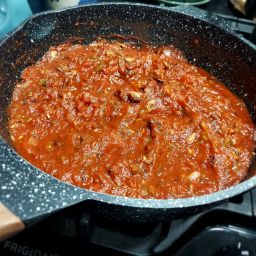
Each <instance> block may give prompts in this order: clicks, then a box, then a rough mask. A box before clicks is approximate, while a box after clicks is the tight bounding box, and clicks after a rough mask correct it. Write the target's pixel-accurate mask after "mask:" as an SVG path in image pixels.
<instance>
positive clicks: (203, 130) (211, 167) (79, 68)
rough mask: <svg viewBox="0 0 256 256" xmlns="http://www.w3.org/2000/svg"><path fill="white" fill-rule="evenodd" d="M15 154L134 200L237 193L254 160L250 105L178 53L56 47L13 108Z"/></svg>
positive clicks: (26, 78) (111, 45)
mask: <svg viewBox="0 0 256 256" xmlns="http://www.w3.org/2000/svg"><path fill="white" fill-rule="evenodd" d="M8 113H9V131H10V135H11V139H12V143H13V145H14V147H15V149H16V151H17V152H18V153H19V154H20V155H21V156H23V157H24V158H25V159H26V160H28V161H29V162H30V163H32V164H33V165H35V166H36V167H38V168H40V169H41V170H43V171H44V172H47V173H49V174H51V175H53V176H55V177H56V178H58V179H60V180H62V181H65V182H68V183H71V184H74V185H76V186H79V187H82V188H86V189H89V190H93V191H98V192H103V193H109V194H113V195H121V196H128V197H135V198H161V199H164V198H182V197H191V196H198V195H203V194H207V193H211V192H215V191H218V190H222V189H224V188H227V187H229V186H232V185H234V184H237V183H239V182H240V181H241V180H242V179H243V178H244V176H245V175H246V173H247V170H248V167H249V165H250V161H251V158H252V157H253V154H254V153H253V150H254V136H255V126H254V124H253V122H252V120H251V118H250V116H249V113H248V111H247V109H246V107H245V104H244V103H243V102H242V101H241V100H240V99H238V98H237V97H236V96H235V95H234V94H233V93H231V91H230V90H229V89H228V88H227V87H225V86H224V85H223V84H222V83H220V82H219V81H218V80H217V79H216V78H215V77H214V76H212V75H210V74H209V73H207V72H206V71H204V70H202V69H201V68H199V67H196V66H194V65H192V64H190V63H189V62H188V61H187V60H186V59H185V58H184V57H183V55H182V53H181V52H180V51H179V50H177V49H175V48H174V47H172V46H163V47H158V48H157V47H153V46H143V47H138V46H135V45H134V44H129V43H120V42H117V41H114V42H110V41H107V40H103V39H100V40H98V41H95V42H93V43H91V44H90V45H80V44H76V45H71V44H62V45H59V46H56V47H51V48H50V49H49V51H48V52H47V53H46V54H45V55H44V56H43V57H42V59H41V60H39V61H38V62H37V63H36V64H35V65H33V66H30V67H27V68H26V69H25V70H24V71H23V72H22V74H21V79H20V82H18V83H17V84H16V86H15V89H14V92H13V97H12V101H11V103H10V106H9V108H8Z"/></svg>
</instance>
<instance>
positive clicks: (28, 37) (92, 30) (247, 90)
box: [0, 3, 256, 239]
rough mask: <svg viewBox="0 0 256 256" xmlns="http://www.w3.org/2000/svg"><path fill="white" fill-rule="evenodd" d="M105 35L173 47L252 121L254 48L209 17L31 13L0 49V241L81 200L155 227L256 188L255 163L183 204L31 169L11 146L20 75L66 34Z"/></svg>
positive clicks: (106, 7)
mask: <svg viewBox="0 0 256 256" xmlns="http://www.w3.org/2000/svg"><path fill="white" fill-rule="evenodd" d="M78 22H79V26H78ZM109 34H121V35H125V36H130V35H132V36H135V37H139V38H140V39H143V40H145V41H147V42H149V43H153V44H157V45H162V44H174V45H175V46H176V47H178V48H179V49H181V50H182V51H183V52H184V53H185V55H186V57H187V58H188V59H189V60H190V61H191V62H193V63H196V64H197V65H199V66H201V67H203V68H205V69H207V70H208V71H210V72H211V73H213V74H214V75H216V76H217V77H218V78H219V79H220V80H221V81H223V82H224V83H225V84H226V85H227V86H229V87H230V88H231V90H232V91H233V92H234V93H235V94H237V95H238V96H239V97H241V98H242V99H243V100H244V101H245V103H246V104H247V107H248V108H249V110H250V113H251V116H252V118H253V119H254V121H255V120H256V115H255V113H256V107H255V106H256V47H255V46H253V45H252V44H250V43H249V42H247V41H246V40H244V39H241V38H239V37H238V36H236V35H234V34H233V33H232V32H231V31H230V30H229V29H228V28H227V26H226V25H225V24H223V21H220V20H219V19H217V18H215V17H213V16H212V15H210V14H208V13H206V12H202V11H199V10H198V9H194V8H193V9H191V8H185V7H183V8H174V9H171V8H170V9H165V8H161V7H155V6H150V5H141V4H132V5H129V4H112V3H109V4H100V5H88V6H80V7H76V8H72V9H66V10H61V11H57V12H56V11H55V12H46V13H42V14H39V15H36V16H34V17H33V18H31V19H29V20H28V21H27V22H26V23H25V24H23V25H22V26H20V27H19V28H18V29H17V30H16V31H15V32H14V33H12V34H11V35H9V36H8V37H7V38H6V39H5V40H4V41H3V42H2V43H1V44H0V60H1V61H0V135H1V137H0V200H1V203H0V238H1V239H4V238H5V237H6V236H8V235H11V234H13V233H14V232H17V231H19V230H22V229H23V228H24V227H27V226H30V225H32V224H33V223H36V222H37V221H39V220H40V219H42V218H43V217H47V216H48V215H49V214H52V213H54V212H56V211H58V210H61V209H63V208H66V207H68V206H72V205H75V204H78V203H81V204H82V207H84V209H85V210H87V211H90V212H93V213H94V214H98V215H100V216H102V217H104V218H112V219H116V220H118V221H125V222H152V221H161V220H165V219H169V218H174V217H177V216H183V215H187V214H191V213H194V212H198V211H201V210H202V209H204V208H205V207H209V206H211V205H214V204H216V203H218V202H221V201H223V200H225V199H227V198H230V197H232V196H235V195H238V194H240V193H243V192H245V191H247V190H249V189H251V188H253V187H254V186H255V185H256V177H253V175H254V172H255V169H256V168H255V164H252V166H251V168H250V170H249V174H248V177H247V178H246V180H245V181H243V182H242V183H240V184H238V185H236V186H233V187H231V188H229V189H226V190H223V191H220V192H217V193H213V194H209V195H204V196H200V197H192V198H187V199H168V200H153V199H150V200H143V199H131V198H125V197H118V196H112V195H106V194H101V193H96V192H92V191H88V190H84V189H81V188H77V187H74V186H72V185H69V184H66V183H64V182H62V181H59V180H57V179H55V178H53V177H52V176H49V175H47V174H45V173H44V172H42V171H40V170H38V169H37V168H35V167H34V166H32V165H30V164H29V163H28V162H26V161H25V160H24V159H23V158H22V157H21V156H19V155H18V154H17V153H16V152H15V151H14V150H13V149H12V147H11V146H10V144H9V139H8V130H7V127H6V122H7V115H6V107H7V105H8V103H9V102H10V99H11V94H12V90H13V87H14V85H15V81H17V79H18V77H19V75H20V72H21V71H22V70H23V69H24V68H25V67H26V66H28V65H30V64H33V63H34V62H35V61H36V60H37V59H38V58H40V57H41V56H42V55H43V54H44V52H46V51H47V49H48V48H49V47H50V46H52V45H57V44H60V43H62V42H64V41H66V40H67V39H68V38H69V37H72V36H78V37H82V38H84V43H89V42H91V41H92V40H93V39H95V38H97V36H99V35H109Z"/></svg>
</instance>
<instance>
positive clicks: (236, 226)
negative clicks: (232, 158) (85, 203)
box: [0, 0, 256, 256]
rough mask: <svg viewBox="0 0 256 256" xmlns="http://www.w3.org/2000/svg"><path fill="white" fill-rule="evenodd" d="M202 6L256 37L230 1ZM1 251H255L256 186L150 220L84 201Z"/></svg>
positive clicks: (180, 254)
mask: <svg viewBox="0 0 256 256" xmlns="http://www.w3.org/2000/svg"><path fill="white" fill-rule="evenodd" d="M0 2H1V0H0ZM29 2H33V1H29ZM36 2H37V1H34V6H31V9H32V11H33V12H34V13H35V12H37V11H38V10H39V9H36V8H39V7H38V5H36V4H35V3H36ZM94 2H95V1H94ZM97 2H99V1H97ZM133 2H135V1H133ZM136 2H144V3H147V2H149V1H136ZM150 3H154V4H157V3H156V2H151V1H150ZM33 8H34V9H33ZM200 8H202V9H205V10H207V11H211V12H214V13H216V14H217V15H219V16H221V17H222V18H224V19H226V21H227V22H229V23H230V26H231V27H232V28H233V29H234V30H235V31H236V32H237V33H240V34H242V35H243V36H244V37H245V38H247V39H249V40H251V41H254V42H255V43H256V30H255V24H256V21H253V20H248V19H246V18H244V17H243V16H242V15H241V14H239V13H238V12H236V11H234V9H233V8H232V7H231V5H230V4H229V1H224V0H212V1H211V2H210V3H208V4H206V5H203V6H201V7H200ZM253 31H254V32H253ZM253 34H254V37H253ZM0 255H1V256H11V255H12V256H26V255H27V256H67V255H76V256H79V255H104V256H105V255H106V256H107V255H114V256H115V255H140V256H144V255H145V256H146V255H164V256H165V255H166V256H167V255H168V256H169V255H173V256H189V255H193V256H202V255H203V256H229V255H230V256H231V255H232V256H253V255H256V189H254V190H252V191H249V192H247V193H245V194H243V195H239V196H237V197H235V198H233V199H230V200H229V201H226V202H224V203H222V204H221V205H219V206H217V207H215V208H213V209H211V210H208V211H205V212H203V213H200V214H197V215H194V216H190V217H187V218H183V219H177V220H170V221H169V222H161V223H155V224H147V225H145V224H144V225H142V224H140V225H139V224H137V225H132V224H124V223H112V222H109V221H106V220H103V219H99V218H96V217H95V216H91V215H89V214H88V213H87V212H86V211H85V210H84V209H83V207H82V206H81V205H80V206H79V205H78V206H76V207H72V208H70V209H66V210H64V211H61V212H59V213H56V214H54V215H52V216H51V217H49V218H47V219H46V220H44V221H42V222H41V223H39V224H37V225H35V226H33V227H31V228H29V229H27V230H25V231H24V232H23V233H21V234H19V235H17V236H15V237H13V238H11V239H8V240H6V241H4V242H2V243H1V244H0Z"/></svg>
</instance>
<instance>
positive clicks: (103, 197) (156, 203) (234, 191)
mask: <svg viewBox="0 0 256 256" xmlns="http://www.w3.org/2000/svg"><path fill="white" fill-rule="evenodd" d="M105 5H108V6H111V5H115V6H127V5H129V6H131V7H132V8H134V7H135V8H136V7H144V8H153V9H159V10H164V11H166V12H170V11H171V12H176V13H179V14H183V15H187V16H189V17H193V16H192V15H189V14H186V13H182V12H180V11H179V9H175V8H164V7H159V6H154V5H148V4H140V3H128V2H125V3H112V2H108V3H98V4H85V5H80V6H76V7H68V8H63V9H60V10H57V11H45V12H42V13H38V14H36V15H34V16H32V17H30V18H28V19H26V20H25V21H24V22H23V23H22V24H21V25H20V26H18V27H17V28H16V29H15V30H13V31H12V32H10V33H9V34H7V35H6V36H5V37H4V38H3V40H2V41H1V42H0V47H1V46H2V45H3V44H4V43H5V42H6V41H7V40H8V39H9V38H10V37H12V36H14V35H15V34H16V32H18V31H19V30H21V29H22V28H23V27H24V26H25V25H26V24H27V23H28V22H30V21H32V20H33V19H34V18H36V17H39V16H42V15H48V14H52V13H56V12H65V11H69V10H74V9H79V8H87V7H93V6H105ZM194 18H196V19H200V20H203V21H205V22H207V21H206V20H204V19H203V18H200V17H194ZM210 24H211V25H213V26H216V27H218V26H217V25H216V24H212V23H210ZM218 28H219V29H221V30H224V28H220V27H218ZM224 31H225V30H224ZM225 32H227V33H229V34H232V35H233V36H235V37H237V38H238V39H240V40H241V41H243V43H245V44H247V45H248V46H249V47H251V48H252V49H253V50H256V46H255V45H253V44H252V43H250V42H249V41H248V40H246V39H244V38H241V37H240V36H238V35H236V34H235V33H234V32H232V31H231V30H230V31H227V30H226V31H225ZM0 140H1V141H3V143H4V144H5V146H6V147H7V148H8V149H9V150H12V151H13V152H14V153H15V154H16V155H17V156H18V157H19V158H22V159H24V158H23V157H21V156H20V155H19V154H18V153H17V152H16V151H15V150H14V149H13V148H12V147H10V146H9V145H8V144H7V143H6V141H5V140H4V139H3V138H2V137H1V136H0ZM26 163H27V164H28V165H29V166H30V167H32V168H33V169H35V170H37V171H38V172H40V173H41V174H43V175H46V176H48V178H49V179H53V180H57V181H58V182H60V183H65V184H67V185H68V186H70V188H73V189H75V190H76V191H78V190H79V191H81V192H82V191H84V192H87V193H86V197H87V198H85V199H86V200H95V201H100V202H104V203H107V204H114V205H123V206H128V207H138V208H154V209H155V208H157V209H159V208H163V209H174V208H188V207H194V206H203V205H208V204H211V203H216V202H219V201H222V200H225V199H228V198H231V197H233V196H236V195H238V194H241V193H243V192H246V191H248V190H250V189H251V188H253V187H255V186H256V176H254V177H251V178H249V179H248V180H245V181H242V182H241V183H239V184H236V185H234V186H231V187H229V188H226V189H224V190H221V191H217V192H214V193H210V194H205V195H202V196H196V197H189V198H175V199H174V198H170V199H140V198H130V197H124V196H115V195H110V194H104V193H100V192H94V191H90V190H87V189H83V188H79V187H76V186H74V185H72V184H69V183H66V182H63V181H61V180H58V179H56V178H55V177H53V176H51V175H49V174H47V173H45V172H43V171H41V170H40V169H38V168H36V167H35V166H33V165H32V164H30V163H29V162H27V161H26ZM26 163H25V164H26Z"/></svg>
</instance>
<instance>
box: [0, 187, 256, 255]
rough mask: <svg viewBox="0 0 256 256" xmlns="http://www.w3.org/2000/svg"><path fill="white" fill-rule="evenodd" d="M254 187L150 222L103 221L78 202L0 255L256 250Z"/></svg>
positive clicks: (18, 238) (3, 246)
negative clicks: (187, 214) (197, 210)
mask: <svg viewBox="0 0 256 256" xmlns="http://www.w3.org/2000/svg"><path fill="white" fill-rule="evenodd" d="M255 245H256V189H254V190H252V191H249V192H247V193H245V194H243V195H239V196H237V197H235V198H233V199H230V200H229V201H226V202H224V203H223V204H221V205H219V206H217V207H215V208H213V209H211V210H208V211H205V212H203V213H200V214H197V215H193V216H190V217H187V218H183V219H176V220H171V221H168V222H161V223H156V224H136V225H135V224H124V223H114V222H109V221H106V220H104V219H99V218H96V217H94V216H91V215H89V214H88V213H86V211H84V209H83V207H82V206H81V205H80V206H79V205H78V206H76V207H73V208H70V209H66V210H64V211H62V212H59V213H57V214H55V215H53V216H52V217H50V218H48V219H46V220H44V221H43V222H41V223H40V224H38V225H35V226H34V227H31V228H30V229H27V230H26V231H24V232H23V233H21V234H19V235H17V236H15V237H13V238H11V239H8V240H6V241H4V242H3V243H1V244H0V255H3V256H11V255H29V256H41V255H42V256H50V255H51V256H68V255H77V256H79V255H106V256H107V255H113V256H119V255H140V256H149V255H164V256H167V255H173V256H188V255H193V256H202V255H204V256H253V255H256V246H255Z"/></svg>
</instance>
